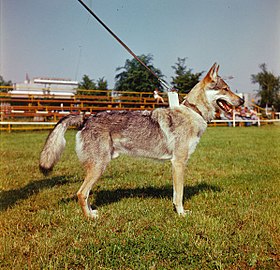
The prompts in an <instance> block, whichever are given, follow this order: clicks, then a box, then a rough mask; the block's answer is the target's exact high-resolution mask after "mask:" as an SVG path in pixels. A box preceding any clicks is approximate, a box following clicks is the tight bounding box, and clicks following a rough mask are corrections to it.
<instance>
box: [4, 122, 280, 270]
mask: <svg viewBox="0 0 280 270" xmlns="http://www.w3.org/2000/svg"><path fill="white" fill-rule="evenodd" d="M46 137H47V132H15V133H11V134H8V133H1V136H0V139H1V142H0V144H1V145H0V150H1V151H0V156H1V163H0V166H1V167H0V176H1V178H0V191H1V197H0V202H1V210H0V268H1V269H279V268H280V263H279V261H280V254H279V250H280V228H279V224H280V196H279V195H280V194H279V193H280V185H279V182H280V181H279V180H280V158H279V155H280V145H279V138H280V127H279V126H278V127H277V126H265V127H261V128H257V127H248V128H244V127H243V128H227V127H219V128H208V130H207V131H206V133H205V134H204V136H203V138H202V140H201V142H200V144H199V146H198V148H197V151H196V152H195V153H194V154H193V156H192V158H191V160H190V162H189V165H188V167H187V170H186V176H185V203H184V204H185V207H186V208H188V209H191V210H192V214H191V215H189V216H188V217H187V218H182V217H178V216H177V215H176V213H175V212H174V211H173V207H172V180H171V166H170V163H169V162H164V163H161V162H156V161H152V160H146V159H135V158H129V157H120V158H118V159H116V160H114V161H113V162H111V164H110V165H109V167H108V168H107V170H106V171H105V174H104V175H103V177H102V178H101V179H100V181H99V182H98V184H97V186H96V187H95V189H94V191H93V194H92V195H91V199H92V203H93V204H94V205H95V206H97V207H98V209H99V215H100V218H99V219H98V220H97V221H88V220H86V219H85V218H84V217H83V215H82V211H81V209H80V207H79V205H78V203H77V199H76V192H77V190H78V189H79V187H80V185H81V183H82V179H83V176H84V173H83V170H82V168H81V166H80V164H79V163H78V160H77V157H76V155H75V152H74V141H75V138H74V137H75V132H74V131H69V132H68V133H67V135H66V137H67V148H66V151H65V153H64V155H63V157H62V160H61V161H60V162H59V163H58V165H57V166H56V167H55V169H54V172H53V174H52V175H50V176H48V177H44V176H43V175H41V174H40V172H39V170H38V157H39V154H40V151H41V148H42V146H43V144H44V140H45V138H46Z"/></svg>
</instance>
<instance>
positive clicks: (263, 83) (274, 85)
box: [251, 63, 280, 111]
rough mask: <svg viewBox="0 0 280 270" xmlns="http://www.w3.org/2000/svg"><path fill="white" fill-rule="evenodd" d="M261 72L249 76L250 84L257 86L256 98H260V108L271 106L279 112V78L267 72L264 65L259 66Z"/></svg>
mask: <svg viewBox="0 0 280 270" xmlns="http://www.w3.org/2000/svg"><path fill="white" fill-rule="evenodd" d="M259 67H260V69H261V71H260V72H259V73H258V74H252V75H251V81H252V83H254V84H255V83H258V84H259V90H258V96H260V98H261V100H260V106H263V107H264V106H266V105H267V106H270V107H271V106H273V107H274V108H275V109H276V110H278V111H279V110H280V77H279V76H278V77H277V76H275V75H274V74H273V73H272V72H269V71H267V67H266V64H265V63H263V64H261V65H260V66H259Z"/></svg>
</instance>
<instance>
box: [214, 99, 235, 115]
mask: <svg viewBox="0 0 280 270" xmlns="http://www.w3.org/2000/svg"><path fill="white" fill-rule="evenodd" d="M217 104H218V106H219V108H220V109H221V110H223V111H225V112H231V111H232V105H231V104H229V103H228V102H226V101H225V100H223V99H218V100H217Z"/></svg>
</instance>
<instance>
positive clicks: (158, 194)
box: [0, 176, 221, 211]
mask: <svg viewBox="0 0 280 270" xmlns="http://www.w3.org/2000/svg"><path fill="white" fill-rule="evenodd" d="M70 178H72V177H71V176H57V177H52V178H47V179H42V180H38V181H33V182H31V183H29V184H28V185H26V186H24V187H22V188H19V189H11V190H8V191H2V192H1V193H0V211H5V210H7V209H8V208H10V207H13V206H14V205H15V204H16V203H17V202H18V201H21V200H25V199H28V198H29V197H30V196H32V195H34V194H38V193H39V192H40V191H41V190H44V189H49V188H52V187H54V186H60V185H64V184H67V183H69V179H70ZM203 191H213V192H220V191H221V189H220V187H218V186H214V185H209V184H207V183H199V184H197V185H195V186H185V188H184V199H185V200H189V199H190V198H191V197H193V196H195V195H197V194H199V193H201V192H203ZM93 193H94V194H95V204H94V206H96V207H99V206H102V205H108V204H111V203H115V202H118V201H120V200H122V199H125V198H172V194H173V189H172V186H163V187H144V188H121V189H115V190H99V191H98V190H97V191H93ZM73 200H77V197H76V196H72V197H70V198H67V199H65V198H64V199H62V200H61V201H60V202H62V203H68V202H70V201H73Z"/></svg>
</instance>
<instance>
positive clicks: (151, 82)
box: [115, 54, 163, 92]
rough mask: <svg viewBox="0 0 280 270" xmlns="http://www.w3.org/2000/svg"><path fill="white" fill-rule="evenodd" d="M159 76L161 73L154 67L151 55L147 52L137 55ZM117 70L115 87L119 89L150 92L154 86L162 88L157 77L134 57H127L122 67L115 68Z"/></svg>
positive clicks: (160, 76)
mask: <svg viewBox="0 0 280 270" xmlns="http://www.w3.org/2000/svg"><path fill="white" fill-rule="evenodd" d="M138 57H139V59H140V60H141V61H142V62H143V63H145V65H147V66H148V67H149V68H150V69H151V70H152V71H153V72H154V73H155V74H156V75H157V76H158V77H159V78H161V79H162V77H163V75H162V73H161V71H160V70H159V69H156V68H155V67H154V66H153V64H152V61H153V56H152V55H150V54H148V55H144V54H142V55H141V56H138ZM116 71H117V72H119V73H118V74H117V75H116V76H115V79H116V83H115V89H116V90H121V91H135V92H151V91H153V90H154V89H155V88H158V89H162V86H161V84H160V82H159V81H158V79H157V78H156V77H155V76H154V75H153V74H152V73H151V72H150V71H148V70H147V69H146V68H145V67H143V66H142V65H141V64H140V63H139V62H138V61H137V60H136V59H134V58H133V59H132V60H129V59H127V60H126V62H125V65H124V66H123V67H118V68H117V69H116Z"/></svg>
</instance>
